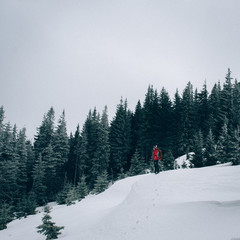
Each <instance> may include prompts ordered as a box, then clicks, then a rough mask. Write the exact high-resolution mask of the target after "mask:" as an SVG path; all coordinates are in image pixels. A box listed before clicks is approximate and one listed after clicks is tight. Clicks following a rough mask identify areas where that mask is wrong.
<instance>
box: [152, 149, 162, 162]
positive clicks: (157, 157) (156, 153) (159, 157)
mask: <svg viewBox="0 0 240 240" xmlns="http://www.w3.org/2000/svg"><path fill="white" fill-rule="evenodd" d="M152 158H153V161H156V160H162V151H161V150H159V149H158V148H155V149H154V151H153V155H152Z"/></svg>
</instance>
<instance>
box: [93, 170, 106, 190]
mask: <svg viewBox="0 0 240 240" xmlns="http://www.w3.org/2000/svg"><path fill="white" fill-rule="evenodd" d="M108 185H109V181H108V174H107V171H104V172H103V173H102V174H101V175H99V176H98V177H97V180H96V182H95V185H94V189H93V192H94V193H96V194H98V193H101V192H103V191H105V190H106V189H107V188H108Z"/></svg>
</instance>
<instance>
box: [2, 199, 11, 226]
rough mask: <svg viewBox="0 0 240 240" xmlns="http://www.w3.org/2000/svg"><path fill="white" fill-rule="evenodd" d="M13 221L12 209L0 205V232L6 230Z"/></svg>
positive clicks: (7, 205)
mask: <svg viewBox="0 0 240 240" xmlns="http://www.w3.org/2000/svg"><path fill="white" fill-rule="evenodd" d="M12 220H13V214H12V207H11V206H10V205H9V204H7V203H1V204H0V230H3V229H6V228H7V224H8V223H9V222H11V221H12Z"/></svg>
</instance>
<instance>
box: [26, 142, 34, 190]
mask: <svg viewBox="0 0 240 240" xmlns="http://www.w3.org/2000/svg"><path fill="white" fill-rule="evenodd" d="M25 145H26V152H27V167H26V168H27V179H28V181H27V192H29V191H30V190H31V189H32V185H33V178H32V172H33V166H34V165H35V161H36V159H35V154H34V150H33V145H32V143H31V142H30V141H29V140H27V141H26V144H25Z"/></svg>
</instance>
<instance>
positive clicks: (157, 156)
mask: <svg viewBox="0 0 240 240" xmlns="http://www.w3.org/2000/svg"><path fill="white" fill-rule="evenodd" d="M152 158H153V163H154V172H155V173H156V174H158V173H159V165H158V160H162V151H161V150H159V149H158V147H157V145H155V146H154V147H153V156H152Z"/></svg>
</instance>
